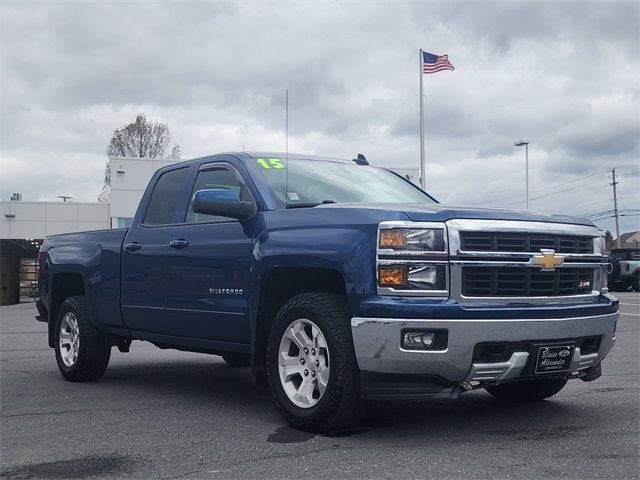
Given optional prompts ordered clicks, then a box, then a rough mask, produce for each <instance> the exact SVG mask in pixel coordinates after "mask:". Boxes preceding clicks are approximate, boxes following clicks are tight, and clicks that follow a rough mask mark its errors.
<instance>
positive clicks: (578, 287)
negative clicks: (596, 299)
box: [462, 267, 594, 297]
mask: <svg viewBox="0 0 640 480" xmlns="http://www.w3.org/2000/svg"><path fill="white" fill-rule="evenodd" d="M593 274H594V270H593V268H562V269H557V270H555V271H553V272H543V271H540V270H538V269H536V268H531V267H464V268H463V269H462V295H464V296H467V297H555V296H566V295H580V294H588V293H591V291H592V287H593Z"/></svg>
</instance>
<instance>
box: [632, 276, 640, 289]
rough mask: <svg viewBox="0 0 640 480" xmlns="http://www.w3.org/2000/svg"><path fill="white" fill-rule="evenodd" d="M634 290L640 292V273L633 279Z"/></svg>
mask: <svg viewBox="0 0 640 480" xmlns="http://www.w3.org/2000/svg"><path fill="white" fill-rule="evenodd" d="M633 289H634V290H635V291H636V292H640V273H636V276H635V277H633Z"/></svg>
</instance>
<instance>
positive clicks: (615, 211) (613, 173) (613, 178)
mask: <svg viewBox="0 0 640 480" xmlns="http://www.w3.org/2000/svg"><path fill="white" fill-rule="evenodd" d="M618 183H620V182H616V169H615V168H613V169H611V183H610V184H609V185H612V186H613V216H614V218H615V219H616V247H617V248H620V224H619V221H618V194H617V193H616V185H617V184H618Z"/></svg>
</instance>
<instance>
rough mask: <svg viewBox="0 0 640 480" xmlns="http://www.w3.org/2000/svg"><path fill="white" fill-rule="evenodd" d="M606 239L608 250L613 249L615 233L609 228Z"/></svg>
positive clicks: (605, 235)
mask: <svg viewBox="0 0 640 480" xmlns="http://www.w3.org/2000/svg"><path fill="white" fill-rule="evenodd" d="M604 241H605V243H606V245H607V251H608V252H609V251H611V249H612V248H614V247H615V244H616V241H615V240H614V239H613V235H612V234H611V232H610V231H609V230H607V231H606V232H605V234H604Z"/></svg>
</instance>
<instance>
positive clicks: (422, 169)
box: [420, 49, 427, 190]
mask: <svg viewBox="0 0 640 480" xmlns="http://www.w3.org/2000/svg"><path fill="white" fill-rule="evenodd" d="M423 69H424V56H423V55H422V49H420V186H421V187H422V189H423V190H425V189H426V184H427V182H426V178H425V176H426V165H425V159H424V96H423V94H422V80H423V77H424V70H423Z"/></svg>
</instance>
